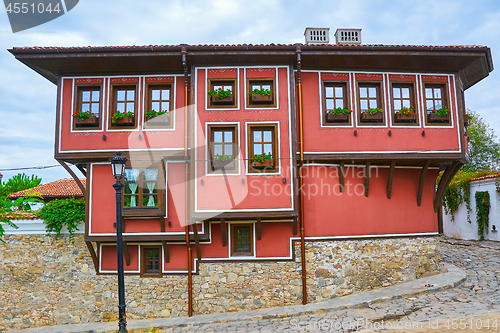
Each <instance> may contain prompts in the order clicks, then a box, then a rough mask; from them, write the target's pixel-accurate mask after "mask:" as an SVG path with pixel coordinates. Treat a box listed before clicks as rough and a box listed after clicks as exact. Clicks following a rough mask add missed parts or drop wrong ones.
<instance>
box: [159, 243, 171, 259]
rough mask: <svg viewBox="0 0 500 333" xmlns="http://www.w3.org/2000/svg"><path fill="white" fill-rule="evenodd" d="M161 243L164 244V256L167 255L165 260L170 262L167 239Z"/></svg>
mask: <svg viewBox="0 0 500 333" xmlns="http://www.w3.org/2000/svg"><path fill="white" fill-rule="evenodd" d="M161 245H163V256H164V257H165V262H170V254H169V253H168V246H167V241H166V240H162V241H161Z"/></svg>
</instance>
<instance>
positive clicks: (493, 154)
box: [462, 110, 500, 171]
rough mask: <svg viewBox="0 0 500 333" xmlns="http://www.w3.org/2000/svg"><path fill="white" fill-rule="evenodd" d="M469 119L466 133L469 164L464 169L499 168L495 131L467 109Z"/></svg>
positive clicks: (499, 152)
mask: <svg viewBox="0 0 500 333" xmlns="http://www.w3.org/2000/svg"><path fill="white" fill-rule="evenodd" d="M468 114H469V116H470V117H472V120H471V121H470V125H469V129H468V130H467V135H468V137H469V159H470V161H469V164H467V165H465V166H464V167H463V168H462V169H463V170H464V171H480V170H500V144H499V143H498V142H497V140H496V139H497V137H496V135H495V132H494V131H493V129H492V128H490V127H489V125H488V124H487V123H486V122H485V121H484V120H483V118H481V117H480V116H479V115H478V114H476V113H474V112H471V111H470V110H469V111H468Z"/></svg>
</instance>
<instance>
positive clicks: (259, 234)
mask: <svg viewBox="0 0 500 333" xmlns="http://www.w3.org/2000/svg"><path fill="white" fill-rule="evenodd" d="M261 222H262V221H261V218H260V217H258V218H257V240H260V239H261V232H260V228H261Z"/></svg>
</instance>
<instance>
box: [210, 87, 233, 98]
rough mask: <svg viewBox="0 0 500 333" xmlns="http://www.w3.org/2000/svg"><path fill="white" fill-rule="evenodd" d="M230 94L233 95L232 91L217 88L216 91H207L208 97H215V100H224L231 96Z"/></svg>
mask: <svg viewBox="0 0 500 333" xmlns="http://www.w3.org/2000/svg"><path fill="white" fill-rule="evenodd" d="M232 93H233V91H232V90H230V89H227V90H223V89H222V88H219V89H217V90H215V89H212V90H209V91H208V95H209V96H210V97H213V96H215V98H225V97H227V96H229V95H231V94H232Z"/></svg>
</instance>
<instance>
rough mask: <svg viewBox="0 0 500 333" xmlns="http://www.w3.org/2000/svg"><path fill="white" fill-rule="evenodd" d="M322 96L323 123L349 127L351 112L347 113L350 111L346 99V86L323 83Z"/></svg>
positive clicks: (340, 83)
mask: <svg viewBox="0 0 500 333" xmlns="http://www.w3.org/2000/svg"><path fill="white" fill-rule="evenodd" d="M323 96H324V97H323V110H324V114H323V118H324V123H326V124H328V125H331V124H337V125H349V124H350V123H351V112H348V111H351V110H350V109H349V104H348V99H347V96H348V94H347V84H346V83H345V82H324V83H323ZM339 109H340V110H339ZM345 109H347V110H348V111H346V110H345Z"/></svg>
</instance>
